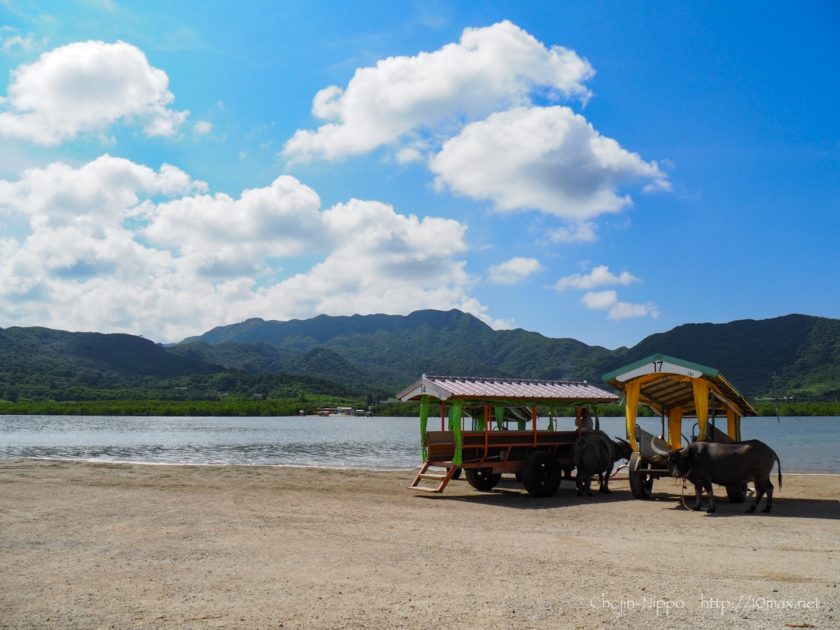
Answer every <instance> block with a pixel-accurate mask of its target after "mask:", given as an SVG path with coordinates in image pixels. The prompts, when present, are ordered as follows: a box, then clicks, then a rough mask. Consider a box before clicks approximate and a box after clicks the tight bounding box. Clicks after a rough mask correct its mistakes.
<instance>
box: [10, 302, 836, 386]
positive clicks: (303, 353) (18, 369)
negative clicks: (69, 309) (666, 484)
mask: <svg viewBox="0 0 840 630" xmlns="http://www.w3.org/2000/svg"><path fill="white" fill-rule="evenodd" d="M656 352H662V353H665V354H669V355H673V356H676V357H679V358H682V359H687V360H689V361H695V362H698V363H703V364H706V365H709V366H712V367H716V368H718V369H720V370H721V371H722V372H723V373H724V374H725V375H726V377H727V378H728V379H729V380H730V381H732V383H733V384H734V385H735V386H736V387H738V388H739V389H740V390H741V391H742V392H744V393H745V394H746V395H747V396H749V397H751V398H758V397H769V396H772V395H773V387H774V383H775V385H776V388H777V392H778V396H779V397H784V396H795V397H797V398H799V399H803V398H804V399H812V400H820V399H821V400H837V399H839V398H840V320H836V319H825V318H819V317H810V316H805V315H787V316H785V317H778V318H774V319H766V320H759V321H754V320H742V321H736V322H730V323H728V324H686V325H683V326H678V327H677V328H674V329H673V330H670V331H668V332H664V333H658V334H655V335H651V336H650V337H648V338H646V339H644V340H643V341H642V342H641V343H639V344H637V345H636V346H634V347H632V348H619V349H617V350H608V349H606V348H602V347H598V346H589V345H586V344H584V343H581V342H579V341H576V340H574V339H551V338H548V337H545V336H543V335H540V334H538V333H535V332H528V331H525V330H493V329H491V328H490V327H489V326H487V325H486V324H484V323H483V322H481V321H480V320H478V319H476V318H475V317H473V316H472V315H468V314H466V313H462V312H460V311H456V310H452V311H446V312H443V311H432V310H426V311H417V312H415V313H411V314H410V315H406V316H398V315H367V316H360V315H356V316H353V317H328V316H319V317H315V318H312V319H308V320H292V321H287V322H279V321H265V320H262V319H250V320H247V321H245V322H242V323H240V324H235V325H232V326H223V327H219V328H215V329H213V330H211V331H209V332H207V333H206V334H204V335H201V336H200V337H196V338H192V339H188V340H186V341H184V342H182V343H180V344H177V345H175V346H172V347H168V348H167V347H164V346H161V345H159V344H156V343H154V342H152V341H149V340H147V339H143V338H142V337H137V336H132V335H122V334H99V333H71V332H64V331H57V330H50V329H47V328H18V327H15V328H6V329H0V399H2V400H7V401H15V400H19V399H20V400H59V401H60V400H64V401H66V400H92V399H138V398H151V399H169V400H184V399H191V400H196V399H216V400H218V399H223V398H225V397H226V396H238V397H241V398H249V399H252V398H264V399H277V398H296V397H301V400H303V399H304V398H305V396H306V395H309V394H317V395H333V396H353V397H355V398H356V399H359V398H364V397H365V396H366V395H367V394H370V395H375V396H376V397H379V396H387V395H391V394H393V393H394V392H396V391H398V390H399V389H401V388H402V387H404V386H406V385H408V384H409V383H411V382H412V381H413V380H415V379H416V378H418V377H419V376H420V374H422V373H424V372H425V373H427V374H454V375H471V376H509V377H525V378H552V379H587V380H589V381H591V382H596V383H600V382H601V375H602V374H604V373H605V372H608V371H610V370H612V369H615V368H617V367H620V366H622V365H625V364H627V363H631V362H633V361H636V360H638V359H641V358H644V357H646V356H648V355H650V354H654V353H656ZM774 376H775V379H774Z"/></svg>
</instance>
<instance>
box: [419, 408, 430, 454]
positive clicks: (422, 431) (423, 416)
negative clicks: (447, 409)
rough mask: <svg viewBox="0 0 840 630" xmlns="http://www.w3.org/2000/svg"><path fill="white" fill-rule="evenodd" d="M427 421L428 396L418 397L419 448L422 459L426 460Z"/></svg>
mask: <svg viewBox="0 0 840 630" xmlns="http://www.w3.org/2000/svg"><path fill="white" fill-rule="evenodd" d="M428 422H429V397H428V396H421V397H420V449H421V450H422V452H423V461H424V462H425V461H426V458H427V457H428V452H427V451H426V426H427V425H428Z"/></svg>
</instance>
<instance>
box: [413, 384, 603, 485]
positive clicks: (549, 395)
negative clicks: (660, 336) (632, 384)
mask: <svg viewBox="0 0 840 630" xmlns="http://www.w3.org/2000/svg"><path fill="white" fill-rule="evenodd" d="M398 396H399V398H400V399H401V400H403V401H408V400H418V401H420V444H421V448H422V454H423V465H422V466H421V468H420V470H419V472H418V473H417V476H416V477H415V479H414V481H413V482H412V484H411V486H410V487H411V488H413V489H415V490H424V491H428V492H437V493H439V492H443V490H444V488H446V486H447V484H448V483H449V482H450V480H452V479H454V478H457V477H459V476H460V474H461V472H462V471H463V472H464V475H465V476H466V478H467V481H468V482H469V484H470V485H471V486H472V487H473V488H475V489H476V490H482V491H488V490H491V489H492V488H494V487H495V486H496V485H497V484H498V483H499V481H500V480H501V478H502V475H503V474H506V473H507V474H513V475H515V478H516V480H517V481H520V482H521V483H522V484H523V485H524V486H525V489H526V490H527V491H528V494H530V495H531V496H538V497H545V496H551V495H553V494H554V493H555V492H556V491H557V488H558V487H559V485H560V481H561V479H562V475H563V473H564V472H565V475H566V477H567V478H570V476H571V471H572V469H573V468H574V454H573V448H574V444H575V442H576V441H577V440H578V439H579V438H580V436H581V435H584V434H586V433H588V432H592V431H594V430H596V429H597V426H596V425H595V423H596V422H597V417H596V415H594V414H593V415H592V416H590V412H589V406H590V405H595V404H598V403H609V402H615V401H617V400H618V397H617V396H615V395H614V394H612V393H610V392H608V391H606V390H605V389H602V388H600V387H596V386H594V385H590V384H588V383H586V382H577V381H549V380H525V379H491V378H472V377H449V376H426V375H425V374H424V375H423V376H422V377H421V378H420V380H418V381H417V382H415V383H413V384H412V385H411V386H409V387H407V388H406V389H405V390H403V391H402V392H400V393H399V394H398ZM433 400H435V401H439V404H440V430H439V431H438V430H429V423H430V421H431V422H434V419H430V417H429V408H430V403H431V401H433ZM560 405H564V406H568V405H575V406H576V408H577V410H578V412H577V414H576V420H575V427H574V428H573V429H571V430H565V431H561V430H557V427H556V425H555V422H556V420H555V417H554V413H553V410H552V409H553V407H555V406H560ZM537 407H541V408H548V409H549V410H551V411H549V415H548V420H547V426H545V427H542V428H541V427H539V426H538V425H539V417H538V414H537ZM590 419H591V420H592V422H591V424H590ZM424 481H425V482H426V483H425V484H424V483H422V482H424ZM428 482H433V485H428Z"/></svg>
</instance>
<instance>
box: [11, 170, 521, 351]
mask: <svg viewBox="0 0 840 630" xmlns="http://www.w3.org/2000/svg"><path fill="white" fill-rule="evenodd" d="M0 213H3V214H5V215H6V216H15V217H23V218H26V219H28V222H29V228H30V231H29V234H27V235H25V236H23V237H21V238H18V239H14V238H12V239H5V240H2V241H0V252H2V253H3V256H2V257H0V318H2V320H3V321H4V322H8V323H23V324H31V323H33V322H38V323H39V324H42V325H46V326H52V327H56V328H63V329H72V330H91V329H93V330H100V331H127V332H133V333H142V334H144V335H147V336H149V337H151V338H154V339H159V340H166V341H172V340H178V339H180V338H183V337H185V336H187V335H190V334H195V333H198V332H202V331H203V330H206V329H207V328H210V327H212V326H215V325H218V324H220V323H231V322H236V321H241V320H243V319H246V318H248V317H254V316H261V317H265V318H276V319H285V318H291V317H309V316H313V315H316V314H318V313H327V314H350V313H374V312H389V313H408V312H410V311H412V310H415V309H418V308H440V309H449V308H460V309H462V310H465V311H467V312H471V313H473V314H475V315H476V316H478V317H481V318H482V319H484V320H485V321H487V322H488V323H490V324H491V325H496V326H504V325H506V324H507V322H503V321H498V320H494V319H493V318H491V317H490V316H489V315H488V313H487V309H486V308H485V307H484V306H483V305H482V304H481V303H480V302H478V301H477V300H476V299H475V298H473V297H471V296H470V288H471V287H472V285H473V284H474V282H475V279H474V278H472V277H471V276H470V275H469V274H468V273H467V271H466V269H465V261H464V260H463V255H464V254H466V252H467V244H466V238H465V234H466V228H465V226H464V225H463V224H461V223H459V222H457V221H454V220H451V219H444V218H436V217H425V218H419V217H417V216H414V215H403V214H400V213H399V212H397V211H396V210H395V209H394V208H393V207H392V206H389V205H387V204H383V203H379V202H376V201H364V200H356V199H353V200H350V201H348V202H346V203H340V204H336V205H334V206H332V207H330V208H327V209H322V208H321V207H320V199H319V197H318V195H317V193H316V192H315V191H314V190H312V189H311V188H309V187H307V186H305V185H304V184H302V183H301V182H299V181H298V180H296V179H295V178H293V177H289V176H282V177H279V178H278V179H276V180H275V181H274V182H272V183H271V184H270V185H268V186H265V187H262V188H255V189H249V190H245V191H243V192H242V194H241V195H240V196H239V197H231V196H228V195H224V194H215V195H210V194H207V193H206V185H205V184H203V183H202V182H198V181H195V180H193V179H191V178H190V177H189V175H187V174H186V173H184V172H183V171H181V170H179V169H176V168H175V167H171V166H162V167H161V168H160V169H158V170H154V169H150V168H148V167H146V166H143V165H139V164H135V163H132V162H130V161H128V160H122V159H119V158H113V157H110V156H103V157H101V158H99V159H98V160H95V161H94V162H91V163H88V164H85V165H83V166H81V167H78V168H74V167H71V166H68V165H66V164H61V163H55V164H51V165H49V166H47V167H45V168H43V169H30V170H28V171H25V172H24V173H23V174H22V175H21V176H20V178H19V179H17V180H15V181H0ZM440 243H446V244H447V247H446V251H445V252H441V250H440V248H439V245H440ZM301 254H304V255H305V256H306V258H305V260H308V262H307V263H305V265H304V267H303V269H299V270H296V271H292V272H285V271H284V270H283V266H284V265H288V266H290V267H299V265H300V264H301V259H300V258H299V256H300V255H301Z"/></svg>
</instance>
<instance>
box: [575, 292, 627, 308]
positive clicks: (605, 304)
mask: <svg viewBox="0 0 840 630" xmlns="http://www.w3.org/2000/svg"><path fill="white" fill-rule="evenodd" d="M581 302H583V305H584V306H586V308H591V309H592V310H597V311H601V310H605V309H608V308H610V307H611V306H615V304H617V303H618V294H617V293H616V292H615V291H612V290H610V291H589V292H587V293H585V294H584V295H583V297H582V298H581Z"/></svg>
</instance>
